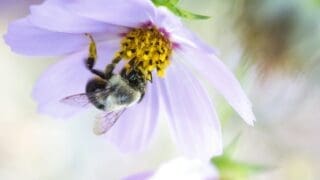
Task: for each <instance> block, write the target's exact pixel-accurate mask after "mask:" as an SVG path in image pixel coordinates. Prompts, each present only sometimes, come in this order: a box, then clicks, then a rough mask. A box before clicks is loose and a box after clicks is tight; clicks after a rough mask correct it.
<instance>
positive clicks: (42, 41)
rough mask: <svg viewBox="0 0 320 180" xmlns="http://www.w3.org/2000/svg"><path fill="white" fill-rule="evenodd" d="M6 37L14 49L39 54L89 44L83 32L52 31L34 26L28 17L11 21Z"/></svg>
mask: <svg viewBox="0 0 320 180" xmlns="http://www.w3.org/2000/svg"><path fill="white" fill-rule="evenodd" d="M4 38H5V41H6V43H7V44H8V45H9V46H10V47H11V49H12V50H13V51H15V52H17V53H21V54H26V55H39V56H41V55H42V56H49V55H60V54H65V53H70V52H73V51H75V50H78V49H80V48H81V47H84V46H86V45H87V44H88V39H87V37H85V36H84V35H83V34H68V33H59V32H50V31H47V30H44V29H40V28H36V27H34V26H33V25H31V24H30V22H29V21H28V19H27V18H24V19H20V20H17V21H15V22H13V23H11V24H10V26H9V29H8V32H7V34H6V35H5V37H4Z"/></svg>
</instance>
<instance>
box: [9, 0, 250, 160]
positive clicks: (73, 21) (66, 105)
mask: <svg viewBox="0 0 320 180" xmlns="http://www.w3.org/2000/svg"><path fill="white" fill-rule="evenodd" d="M5 41H6V43H7V44H8V45H9V46H10V47H11V49H12V50H13V51H14V52H17V53H20V54H25V55H32V56H58V55H65V58H64V59H62V60H60V61H59V62H57V63H56V64H55V65H53V66H52V67H50V68H49V69H48V70H47V71H46V72H44V74H43V75H42V76H41V77H40V78H39V80H38V81H37V83H36V85H35V87H34V89H33V93H32V96H33V98H34V99H35V101H36V102H37V104H38V110H39V112H41V113H45V114H48V115H51V116H54V117H59V118H66V117H71V116H72V115H74V114H76V113H79V112H80V111H83V110H84V109H87V107H90V106H92V107H95V108H97V109H99V110H101V111H102V115H101V117H100V118H99V119H98V120H97V121H96V123H95V126H94V131H95V133H96V134H105V136H106V137H107V138H108V139H109V140H110V141H111V142H113V143H114V144H115V145H116V146H117V147H119V149H120V150H121V151H125V152H130V151H137V150H142V149H143V147H145V145H146V144H148V142H150V139H151V137H152V135H153V132H154V130H155V128H156V125H157V122H158V121H159V119H160V117H164V116H165V117H167V119H168V120H169V124H170V127H171V129H172V132H173V134H174V136H173V137H174V140H175V142H176V143H177V144H178V145H179V147H180V148H181V149H182V150H183V152H184V153H185V154H186V155H188V156H190V157H199V158H206V159H208V158H209V157H212V156H213V155H218V154H220V153H221V152H222V143H221V129H220V124H219V119H218V117H217V115H216V112H215V108H214V105H213V102H212V100H211V98H210V96H209V95H208V93H207V90H206V89H205V88H204V82H203V81H201V80H200V79H198V78H197V77H196V76H195V75H194V74H195V72H196V73H197V74H199V76H200V77H201V78H203V79H206V80H208V82H210V83H211V84H212V85H213V86H214V87H215V88H216V90H218V91H219V92H220V93H221V94H222V95H223V96H224V97H225V98H226V100H227V101H228V102H229V104H230V105H231V106H232V107H233V108H234V109H235V110H236V111H237V112H238V113H239V115H240V116H241V117H242V118H243V119H244V120H245V121H246V122H247V123H248V124H250V125H253V122H254V120H255V117H254V115H253V113H252V108H251V103H250V101H249V100H248V98H247V97H246V95H245V93H244V92H243V90H242V88H241V86H240V84H239V82H238V81H237V80H236V78H235V77H234V75H233V74H232V73H231V72H230V71H229V70H228V68H226V67H225V65H224V64H223V63H222V62H221V61H220V60H219V59H218V57H217V56H216V54H215V52H214V51H213V49H212V48H211V47H209V46H208V45H206V44H205V43H203V42H202V41H201V40H200V39H199V38H198V37H197V36H196V35H195V34H194V33H193V32H191V31H189V30H188V29H187V28H185V27H184V26H183V24H182V22H181V20H180V19H179V18H178V17H176V16H175V15H174V14H172V13H171V12H170V11H169V10H168V9H166V8H165V7H161V6H155V5H154V4H153V3H152V2H151V1H149V0H117V1H113V2H112V3H111V2H110V1H108V0H96V1H94V2H93V1H91V0H73V1H63V0H47V1H45V2H44V3H42V4H40V5H34V6H32V7H31V8H30V15H28V16H27V17H24V18H22V19H18V20H16V21H14V22H13V23H11V25H10V26H9V29H8V32H7V34H6V35H5ZM160 115H161V116H160Z"/></svg>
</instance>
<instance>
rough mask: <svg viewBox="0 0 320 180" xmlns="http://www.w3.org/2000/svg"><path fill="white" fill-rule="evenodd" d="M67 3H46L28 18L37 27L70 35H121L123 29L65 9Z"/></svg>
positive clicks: (33, 8)
mask: <svg viewBox="0 0 320 180" xmlns="http://www.w3.org/2000/svg"><path fill="white" fill-rule="evenodd" d="M65 4H66V2H65V1H61V0H49V1H45V2H44V3H43V4H41V5H34V6H32V7H31V8H30V11H31V14H30V16H29V17H28V19H29V20H30V22H31V23H32V24H34V25H35V26H37V27H40V28H44V29H48V30H52V31H57V32H68V33H88V32H90V33H94V32H105V33H106V35H107V33H111V32H113V33H116V32H117V33H119V31H120V30H121V27H119V26H115V25H111V24H106V23H103V22H101V21H95V20H93V19H88V18H85V17H82V16H79V15H76V14H74V13H72V12H70V10H68V9H67V8H66V7H65Z"/></svg>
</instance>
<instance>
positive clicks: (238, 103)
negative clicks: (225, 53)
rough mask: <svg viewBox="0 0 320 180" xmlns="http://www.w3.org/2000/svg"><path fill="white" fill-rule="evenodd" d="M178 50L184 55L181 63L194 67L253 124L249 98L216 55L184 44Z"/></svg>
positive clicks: (253, 119)
mask: <svg viewBox="0 0 320 180" xmlns="http://www.w3.org/2000/svg"><path fill="white" fill-rule="evenodd" d="M179 51H180V54H184V56H185V61H181V63H184V64H186V65H187V66H189V67H192V68H194V69H195V70H196V71H197V72H199V74H200V75H202V76H203V77H204V78H205V79H206V80H208V81H209V82H210V83H212V84H213V86H214V87H215V88H216V89H217V90H218V91H219V92H220V93H221V94H222V95H223V96H224V97H225V98H226V100H227V101H228V103H229V104H230V105H231V106H232V107H233V108H234V109H235V110H236V111H237V112H238V113H239V115H240V116H241V117H242V118H243V119H244V120H245V121H246V122H247V123H248V124H249V125H253V122H254V121H255V116H254V114H253V112H252V106H251V102H250V100H249V99H248V98H247V96H246V94H245V93H244V91H243V89H242V88H241V85H240V83H239V81H238V80H237V79H236V78H235V76H234V75H233V74H232V72H231V71H230V70H229V69H228V68H227V67H226V66H225V65H224V64H223V63H222V62H221V61H220V60H219V59H218V58H217V56H216V55H215V54H214V53H210V54H208V53H206V52H204V51H201V50H197V49H192V48H189V47H186V46H184V47H182V49H181V50H179ZM190 57H192V58H190Z"/></svg>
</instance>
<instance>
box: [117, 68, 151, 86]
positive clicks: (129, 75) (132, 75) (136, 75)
mask: <svg viewBox="0 0 320 180" xmlns="http://www.w3.org/2000/svg"><path fill="white" fill-rule="evenodd" d="M121 76H122V78H124V79H126V80H127V81H128V83H129V85H130V86H131V87H132V88H134V89H138V90H140V91H144V89H145V87H146V84H147V82H146V80H145V78H144V76H143V75H142V73H141V72H140V71H138V70H136V69H132V70H130V71H129V72H124V73H121Z"/></svg>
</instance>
